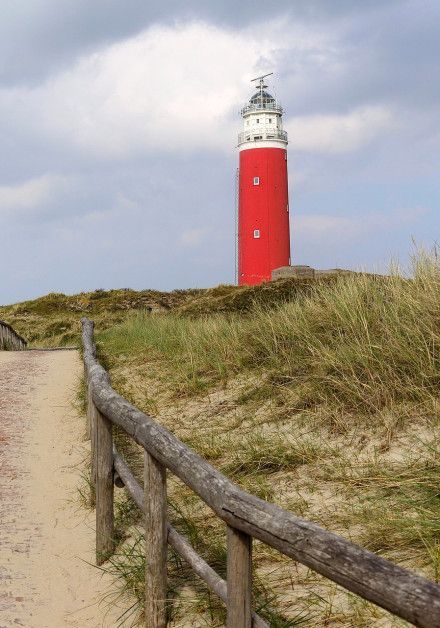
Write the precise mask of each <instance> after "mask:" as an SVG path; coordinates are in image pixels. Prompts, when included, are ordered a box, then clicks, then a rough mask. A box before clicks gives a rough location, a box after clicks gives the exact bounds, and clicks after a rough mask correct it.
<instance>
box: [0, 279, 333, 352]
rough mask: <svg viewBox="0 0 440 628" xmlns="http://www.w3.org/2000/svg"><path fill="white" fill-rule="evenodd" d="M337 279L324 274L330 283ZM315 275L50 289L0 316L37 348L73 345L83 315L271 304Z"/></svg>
mask: <svg viewBox="0 0 440 628" xmlns="http://www.w3.org/2000/svg"><path fill="white" fill-rule="evenodd" d="M333 281H335V279H334V278H331V277H330V278H329V277H327V278H323V279H322V282H324V283H331V282H333ZM313 283H314V281H313V280H308V279H302V280H299V279H295V278H292V279H284V280H279V281H276V282H273V283H271V284H265V285H262V286H256V287H247V286H242V287H236V286H227V285H221V286H218V287H216V288H209V289H192V290H174V291H173V292H159V291H157V290H142V291H136V290H131V289H121V290H95V291H94V292H83V293H81V294H78V295H73V296H68V295H65V294H58V293H51V294H48V295H46V296H43V297H40V298H38V299H34V300H32V301H23V302H22V303H16V304H14V305H3V306H0V320H5V321H6V322H8V323H10V324H11V325H13V327H14V328H15V329H16V330H17V331H18V332H19V333H20V334H22V335H23V336H24V337H25V338H26V339H27V340H28V341H29V343H30V346H34V347H53V346H57V345H58V346H65V345H75V344H79V342H80V333H81V326H80V320H81V318H82V317H83V316H88V317H89V318H92V319H93V320H94V321H95V323H96V326H97V328H99V329H101V330H102V329H107V328H108V327H111V326H113V325H115V324H118V323H122V322H123V321H124V320H126V319H127V317H128V316H129V315H130V314H132V313H133V312H144V313H145V312H147V311H148V309H149V308H152V309H153V311H159V312H167V311H173V312H178V313H179V314H182V315H184V316H188V317H197V316H201V315H204V314H209V313H211V312H224V313H226V312H246V311H249V310H250V309H252V308H253V307H254V306H255V305H256V304H261V305H265V306H269V307H270V306H273V305H275V304H278V303H280V301H283V300H291V299H293V298H295V297H296V296H297V295H302V294H306V293H307V292H308V291H310V288H311V285H312V284H313Z"/></svg>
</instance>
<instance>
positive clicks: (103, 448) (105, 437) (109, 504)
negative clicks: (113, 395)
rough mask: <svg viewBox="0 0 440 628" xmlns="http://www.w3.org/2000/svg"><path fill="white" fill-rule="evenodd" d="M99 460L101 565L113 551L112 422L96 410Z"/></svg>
mask: <svg viewBox="0 0 440 628" xmlns="http://www.w3.org/2000/svg"><path fill="white" fill-rule="evenodd" d="M93 414H94V435H95V436H94V444H95V456H94V459H95V461H96V468H95V471H96V485H95V494H96V563H97V564H98V565H102V563H103V562H105V561H106V560H107V558H109V556H110V555H111V554H112V553H113V551H114V512H113V490H114V489H113V438H112V423H111V421H109V419H107V418H106V417H105V416H104V415H103V414H102V413H101V412H100V411H99V410H98V409H97V408H95V409H94V413H93Z"/></svg>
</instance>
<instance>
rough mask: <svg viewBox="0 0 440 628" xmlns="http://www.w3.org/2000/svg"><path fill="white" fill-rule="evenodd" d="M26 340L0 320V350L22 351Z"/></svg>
mask: <svg viewBox="0 0 440 628" xmlns="http://www.w3.org/2000/svg"><path fill="white" fill-rule="evenodd" d="M26 346H27V342H26V340H25V339H24V338H22V337H21V336H20V335H19V334H17V332H16V331H15V330H14V329H13V328H12V327H11V326H10V325H9V324H8V323H5V322H4V321H0V351H23V349H26Z"/></svg>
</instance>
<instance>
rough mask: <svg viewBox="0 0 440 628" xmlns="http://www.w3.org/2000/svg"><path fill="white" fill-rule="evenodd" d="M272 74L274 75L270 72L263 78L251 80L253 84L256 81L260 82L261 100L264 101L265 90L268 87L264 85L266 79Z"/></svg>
mask: <svg viewBox="0 0 440 628" xmlns="http://www.w3.org/2000/svg"><path fill="white" fill-rule="evenodd" d="M271 74H273V72H269V74H263V76H257V78H254V79H252V80H251V83H253V82H254V81H260V84H259V85H258V89H259V90H260V98H261V99H263V89H265V88H266V87H267V85H265V84H264V79H265V78H266V76H271Z"/></svg>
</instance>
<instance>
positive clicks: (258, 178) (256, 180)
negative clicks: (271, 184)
mask: <svg viewBox="0 0 440 628" xmlns="http://www.w3.org/2000/svg"><path fill="white" fill-rule="evenodd" d="M254 185H260V177H254Z"/></svg>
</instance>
